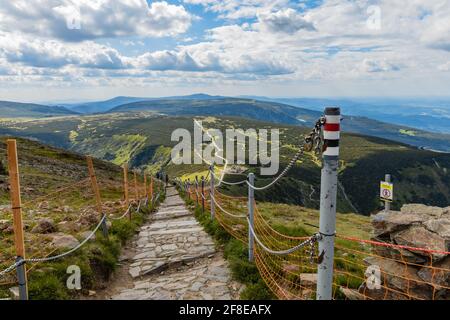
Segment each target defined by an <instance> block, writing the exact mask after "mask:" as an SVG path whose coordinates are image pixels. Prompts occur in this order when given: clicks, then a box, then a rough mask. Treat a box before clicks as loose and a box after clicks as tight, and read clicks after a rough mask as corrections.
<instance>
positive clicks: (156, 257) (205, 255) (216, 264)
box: [112, 188, 233, 300]
mask: <svg viewBox="0 0 450 320" xmlns="http://www.w3.org/2000/svg"><path fill="white" fill-rule="evenodd" d="M167 192H168V193H169V194H170V196H168V197H166V199H165V202H164V203H163V204H162V206H161V207H160V209H159V211H158V212H157V213H156V214H154V215H153V219H152V221H151V222H149V223H147V224H146V225H144V226H142V227H141V228H140V232H139V234H138V236H137V238H136V240H135V241H134V243H133V246H134V247H135V249H136V250H135V253H134V256H132V257H129V259H128V261H130V265H129V270H128V273H129V274H130V276H131V277H132V278H133V279H134V280H133V284H134V288H132V289H126V290H122V291H121V292H120V293H119V294H118V295H116V296H113V297H112V299H117V300H146V299H231V298H232V291H233V289H231V287H230V283H231V276H230V274H229V271H228V266H227V263H226V261H225V260H224V259H223V257H221V255H220V254H217V251H216V248H215V244H214V241H213V240H212V238H211V237H210V236H209V235H208V234H207V233H206V232H205V231H204V230H203V228H202V226H201V225H200V224H199V223H198V221H197V220H196V219H195V217H194V216H193V214H192V213H191V212H190V211H189V210H187V208H186V206H185V204H184V202H183V200H182V199H181V198H180V196H179V195H178V193H176V189H175V188H168V189H167ZM191 265H192V266H193V267H190V266H191ZM187 266H188V267H187ZM177 268H178V269H180V268H181V269H183V268H184V269H185V270H182V271H177ZM163 271H164V274H161V273H162V272H163Z"/></svg>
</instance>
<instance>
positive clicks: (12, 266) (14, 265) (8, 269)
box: [0, 262, 20, 278]
mask: <svg viewBox="0 0 450 320" xmlns="http://www.w3.org/2000/svg"><path fill="white" fill-rule="evenodd" d="M19 265H20V263H19V262H15V263H13V264H12V265H10V266H9V267H8V268H6V269H5V270H3V271H0V278H1V277H4V276H5V275H6V274H7V273H10V272H11V271H13V270H14V269H15V268H17V267H18V266H19Z"/></svg>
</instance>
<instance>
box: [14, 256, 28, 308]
mask: <svg viewBox="0 0 450 320" xmlns="http://www.w3.org/2000/svg"><path fill="white" fill-rule="evenodd" d="M22 261H23V258H22V257H17V258H16V262H17V263H20V262H22ZM16 271H17V280H18V283H19V299H20V300H28V286H27V272H26V270H25V263H20V264H19V265H18V266H17V267H16Z"/></svg>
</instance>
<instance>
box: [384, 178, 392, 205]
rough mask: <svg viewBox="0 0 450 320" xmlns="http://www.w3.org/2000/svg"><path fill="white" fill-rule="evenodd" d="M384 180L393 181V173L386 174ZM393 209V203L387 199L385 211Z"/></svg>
mask: <svg viewBox="0 0 450 320" xmlns="http://www.w3.org/2000/svg"><path fill="white" fill-rule="evenodd" d="M384 181H386V182H391V175H390V174H386V175H385V176H384ZM390 210H391V203H390V202H389V201H387V200H385V201H384V211H386V212H388V211H390Z"/></svg>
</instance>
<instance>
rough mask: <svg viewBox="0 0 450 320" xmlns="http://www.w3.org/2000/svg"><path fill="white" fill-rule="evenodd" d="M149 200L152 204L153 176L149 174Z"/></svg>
mask: <svg viewBox="0 0 450 320" xmlns="http://www.w3.org/2000/svg"><path fill="white" fill-rule="evenodd" d="M150 201H151V203H152V205H153V176H150Z"/></svg>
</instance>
